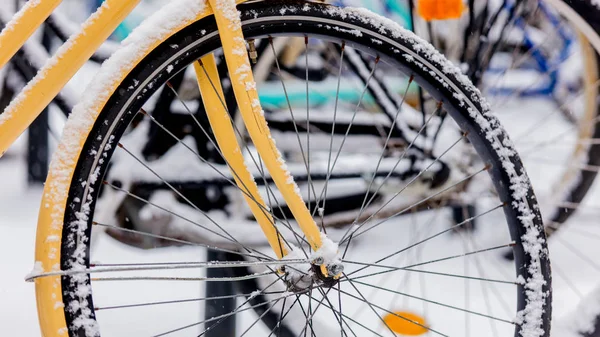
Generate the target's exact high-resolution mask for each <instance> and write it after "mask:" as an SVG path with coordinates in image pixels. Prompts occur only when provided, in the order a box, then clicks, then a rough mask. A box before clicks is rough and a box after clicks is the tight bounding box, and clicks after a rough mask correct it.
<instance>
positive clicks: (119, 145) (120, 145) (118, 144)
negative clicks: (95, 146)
mask: <svg viewBox="0 0 600 337" xmlns="http://www.w3.org/2000/svg"><path fill="white" fill-rule="evenodd" d="M117 146H118V147H120V148H122V149H123V148H125V147H124V146H123V144H121V143H117Z"/></svg>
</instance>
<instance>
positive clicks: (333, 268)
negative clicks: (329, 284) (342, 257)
mask: <svg viewBox="0 0 600 337" xmlns="http://www.w3.org/2000/svg"><path fill="white" fill-rule="evenodd" d="M343 272H344V265H342V264H338V263H336V264H330V265H328V266H327V273H328V274H329V276H332V277H334V276H338V275H340V274H341V273H343Z"/></svg>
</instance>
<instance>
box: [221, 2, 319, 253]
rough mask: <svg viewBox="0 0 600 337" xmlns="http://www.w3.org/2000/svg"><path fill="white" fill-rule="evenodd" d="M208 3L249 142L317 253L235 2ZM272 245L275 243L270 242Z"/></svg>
mask: <svg viewBox="0 0 600 337" xmlns="http://www.w3.org/2000/svg"><path fill="white" fill-rule="evenodd" d="M209 3H210V6H211V7H212V9H213V10H214V13H215V18H216V21H217V27H218V28H219V35H220V38H221V42H222V44H223V53H224V55H225V60H226V62H227V67H228V69H229V74H230V78H231V84H232V87H233V90H234V93H235V97H236V100H237V103H238V107H239V109H240V113H241V116H242V119H243V120H244V124H245V125H246V128H247V129H248V133H249V134H250V138H251V139H252V142H253V143H254V146H255V147H256V149H257V151H258V153H259V154H260V157H261V158H262V160H263V162H264V163H265V166H266V167H267V169H268V170H269V173H270V174H271V177H272V178H273V181H274V182H275V185H277V188H278V189H279V191H280V192H281V194H282V195H283V198H284V199H285V202H286V203H287V205H288V207H289V208H290V210H291V212H292V214H293V215H294V218H295V219H296V221H297V222H298V225H299V226H300V228H301V229H302V231H303V232H304V234H305V235H306V239H307V240H308V242H309V244H310V245H311V247H312V248H313V250H318V249H319V248H320V247H321V245H322V239H321V232H320V231H319V228H318V227H317V224H316V223H315V221H314V219H313V218H312V216H311V214H310V211H309V210H308V208H307V207H306V204H305V203H304V200H303V199H302V197H301V196H300V194H299V193H298V191H299V190H298V186H297V185H296V183H295V182H294V180H293V178H292V177H291V176H290V173H289V172H288V170H287V168H286V165H285V162H284V161H283V159H282V158H281V154H280V153H279V151H278V150H277V148H276V147H275V143H274V142H273V138H271V133H270V131H269V127H268V125H267V121H266V120H265V117H264V116H263V111H262V108H261V105H260V100H259V98H258V92H257V91H256V82H255V81H254V76H253V75H252V69H251V67H250V61H249V60H248V51H247V50H246V43H245V40H244V36H243V34H242V29H241V20H240V17H239V15H238V12H237V9H236V7H235V1H234V0H209ZM265 234H266V235H267V237H269V235H272V234H269V233H265ZM271 241H274V240H273V239H272V238H269V242H271Z"/></svg>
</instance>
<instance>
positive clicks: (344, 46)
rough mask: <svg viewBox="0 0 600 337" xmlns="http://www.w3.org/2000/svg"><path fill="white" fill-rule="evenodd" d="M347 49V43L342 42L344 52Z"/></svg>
mask: <svg viewBox="0 0 600 337" xmlns="http://www.w3.org/2000/svg"><path fill="white" fill-rule="evenodd" d="M345 48H346V41H342V50H344V49H345Z"/></svg>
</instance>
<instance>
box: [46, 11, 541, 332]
mask: <svg viewBox="0 0 600 337" xmlns="http://www.w3.org/2000/svg"><path fill="white" fill-rule="evenodd" d="M178 5H179V4H177V3H176V4H174V5H173V6H178ZM173 8H175V7H173ZM239 9H240V12H241V16H242V26H243V30H244V36H245V38H246V39H247V40H248V42H249V45H252V44H254V45H258V46H260V45H263V46H266V47H267V50H268V49H271V50H273V53H276V54H277V52H276V51H275V48H273V45H272V43H273V41H274V39H275V38H277V37H281V36H287V37H300V40H301V41H302V48H301V52H300V53H298V54H297V56H296V59H297V61H298V63H299V64H303V65H304V66H305V73H304V74H303V75H304V76H300V77H299V76H290V73H286V72H285V69H282V68H283V67H281V66H280V64H279V63H278V62H275V64H274V68H273V69H272V80H273V81H275V82H276V83H278V84H279V85H280V90H281V93H282V94H283V97H284V99H285V102H286V104H285V106H284V107H283V108H281V107H277V106H274V107H272V108H270V109H267V111H265V116H266V117H267V120H268V121H269V125H270V128H271V129H272V134H273V135H274V137H275V138H276V139H277V144H278V148H280V150H281V152H282V153H283V155H284V157H285V160H286V162H287V165H288V168H289V171H290V173H291V174H292V176H293V177H294V179H295V181H296V183H297V184H298V186H299V192H300V193H301V194H302V195H303V197H304V198H305V201H306V204H307V206H308V207H309V208H310V210H311V212H313V214H314V218H315V221H316V222H317V223H319V224H320V225H321V226H322V229H323V232H326V233H327V235H328V236H329V237H331V238H333V239H334V240H335V241H338V242H339V243H340V251H339V254H340V257H341V259H342V262H343V263H344V266H345V270H344V272H343V274H342V276H341V277H340V278H339V279H322V278H319V277H317V276H316V275H317V274H316V273H313V268H314V267H315V266H316V265H317V264H318V262H317V261H314V260H313V259H311V258H310V257H311V254H312V252H311V251H310V248H309V247H308V246H307V245H306V242H305V240H304V238H303V237H302V235H301V234H299V233H300V232H299V229H298V228H297V226H296V224H295V223H294V220H293V218H291V217H289V211H288V210H287V209H286V207H285V204H284V203H283V200H282V199H281V196H280V195H279V194H278V192H277V191H275V190H274V187H273V186H272V185H273V184H272V181H271V179H270V177H269V176H268V174H266V173H265V170H264V168H263V166H262V163H261V161H260V158H258V157H257V155H256V151H255V149H254V147H253V144H252V142H251V141H250V140H249V139H247V137H245V136H244V135H245V132H244V130H243V129H239V128H238V129H237V132H238V136H239V138H240V140H242V141H243V143H244V148H243V151H244V155H245V157H246V158H247V162H248V166H249V167H250V171H251V172H252V174H253V175H254V177H255V180H256V182H257V184H258V185H259V187H260V188H261V193H263V198H264V200H266V201H268V206H269V207H268V208H266V209H265V211H267V212H269V213H270V214H271V216H272V218H273V219H275V223H274V224H273V225H274V226H276V228H277V229H278V231H279V232H280V233H281V237H282V238H283V240H284V241H285V243H286V244H287V245H288V248H289V249H290V250H293V251H294V252H295V253H296V254H297V255H296V258H295V259H294V260H291V262H285V264H286V265H285V268H284V270H285V273H286V274H285V275H286V277H285V279H286V280H288V276H290V275H291V274H294V273H296V274H294V275H296V276H298V278H299V279H300V280H301V281H302V282H297V283H293V284H291V283H290V282H289V281H285V282H284V280H281V278H282V276H281V269H280V268H279V267H280V266H281V262H279V261H277V260H275V259H274V258H273V252H270V253H269V252H267V251H266V250H265V249H264V248H263V247H261V245H264V239H261V238H260V230H259V228H258V226H257V225H256V224H255V223H254V222H253V221H252V218H251V217H250V215H249V214H250V213H249V212H248V208H247V205H246V206H245V205H244V204H243V203H242V202H241V201H240V200H242V196H243V192H242V191H241V190H240V189H239V188H237V186H235V185H234V184H232V174H236V173H235V172H233V173H230V172H229V171H228V169H227V163H226V161H225V160H224V159H223V158H222V157H221V155H220V151H219V148H218V146H217V145H216V144H215V142H214V140H213V137H212V134H211V131H210V124H209V123H208V120H207V118H206V114H205V113H204V110H203V108H202V104H197V103H198V102H197V101H196V100H195V99H194V98H193V97H195V96H194V95H193V91H194V90H189V88H185V85H184V84H185V83H186V82H185V81H184V80H185V76H186V75H185V72H186V69H188V68H189V67H188V66H189V65H191V64H192V63H193V62H195V61H197V60H198V59H200V58H201V57H202V56H204V55H207V54H210V53H213V54H214V55H217V56H218V55H219V49H220V41H219V35H218V32H217V30H216V24H215V22H214V19H213V18H212V17H208V18H205V19H202V20H199V21H197V22H195V23H193V24H191V25H189V26H187V27H185V28H183V29H181V31H178V32H177V33H176V34H174V35H172V36H171V37H169V38H168V39H166V40H165V41H163V42H162V43H160V44H158V45H157V46H156V47H155V48H154V49H153V50H152V52H151V53H149V54H148V55H147V57H145V58H144V59H143V60H141V61H140V62H139V63H137V64H136V62H130V61H131V60H129V61H128V62H127V63H125V64H136V65H135V67H133V69H132V70H131V72H130V73H129V75H128V76H127V77H126V78H125V80H124V81H123V82H122V83H120V84H119V85H118V86H117V88H116V89H115V90H113V91H111V92H109V93H108V96H109V98H108V101H107V102H108V103H107V104H106V105H105V106H104V108H103V109H102V110H101V111H100V113H99V116H98V118H97V119H96V120H95V121H94V123H93V124H94V125H93V128H92V129H91V131H90V132H89V134H86V135H84V137H85V142H83V145H82V147H81V148H79V149H78V151H79V154H80V155H79V156H78V158H77V161H76V164H75V165H74V169H73V170H72V171H70V172H69V169H68V167H67V166H68V165H66V164H65V160H64V158H65V157H64V153H59V154H58V155H57V159H56V160H55V162H54V165H53V166H52V167H53V174H52V176H53V177H57V175H60V177H63V179H64V177H67V182H68V184H67V186H68V187H67V188H65V189H62V186H63V185H60V184H56V183H53V182H52V181H50V182H49V183H48V185H49V187H48V188H49V190H48V192H49V193H48V194H49V195H53V196H56V194H60V193H65V194H66V197H67V204H66V205H67V207H66V208H65V211H64V217H63V219H62V221H61V225H62V233H61V235H60V236H58V237H53V238H52V240H49V239H48V238H47V237H39V238H38V241H37V245H38V246H37V249H38V253H39V252H44V253H45V252H48V250H49V249H51V245H52V244H54V243H56V242H59V243H60V249H59V250H55V251H53V253H54V254H57V255H58V256H59V258H60V268H59V269H60V271H61V272H59V274H60V275H61V278H60V280H59V281H58V283H56V285H57V286H58V285H59V286H60V289H61V292H60V296H61V297H62V301H61V300H59V299H56V293H55V291H56V290H54V289H52V288H51V287H50V288H45V287H41V286H38V288H37V294H38V302H39V303H40V302H41V303H45V302H47V301H53V302H52V303H55V302H56V303H58V305H57V306H56V308H57V310H62V311H63V312H64V320H65V322H64V326H65V327H66V328H67V329H68V332H69V334H70V336H98V335H100V332H102V335H105V336H111V335H151V336H163V335H171V334H176V335H191V336H197V335H199V334H200V335H204V334H206V333H207V332H208V331H210V330H211V329H214V328H215V326H218V325H219V324H222V323H223V321H226V319H227V318H228V317H231V316H233V315H237V314H239V317H242V322H241V323H240V324H241V328H242V329H241V330H240V331H241V332H240V333H239V335H240V336H241V335H246V334H247V333H252V334H254V335H265V336H267V335H272V334H275V335H284V333H285V331H287V333H292V334H293V335H303V334H310V335H317V336H326V335H327V334H330V333H331V332H335V333H336V334H340V335H358V334H360V335H362V334H365V333H370V334H375V335H379V336H389V335H394V334H395V333H397V332H398V333H403V334H409V333H410V334H415V333H420V334H424V333H429V334H431V335H440V336H453V335H461V336H468V335H478V336H479V335H499V336H509V335H510V336H512V335H514V336H520V335H525V336H549V330H550V329H549V317H550V314H551V307H550V297H551V296H550V277H549V261H548V257H547V254H546V247H545V237H544V233H543V227H542V224H541V220H540V215H539V213H538V210H537V204H536V201H535V198H534V195H533V192H532V190H531V187H530V184H529V181H528V178H527V175H526V174H525V172H524V170H523V168H522V165H521V162H520V160H519V157H518V155H517V153H516V152H515V151H514V149H513V148H512V147H511V145H510V141H509V139H508V137H507V136H506V134H505V133H504V131H503V130H502V128H501V127H500V125H499V124H498V122H497V121H496V119H495V118H494V117H493V116H492V115H491V114H490V112H489V111H488V108H487V104H486V103H485V101H484V100H483V99H482V98H481V96H480V94H479V92H478V91H477V90H476V89H475V88H474V87H473V86H472V85H470V84H469V82H468V80H465V79H464V77H463V76H461V75H460V72H459V71H458V70H456V69H455V67H453V66H452V65H451V64H449V63H448V62H447V61H445V59H444V58H443V57H442V56H441V55H440V54H439V53H437V52H436V51H435V50H434V49H433V48H432V47H430V46H429V45H428V44H426V43H425V42H423V41H421V40H420V39H419V38H418V37H416V36H414V35H413V34H412V33H410V32H408V31H405V30H403V29H401V28H400V27H398V26H397V25H395V24H394V23H391V22H389V21H386V20H385V19H383V18H380V17H377V16H374V15H371V14H368V13H365V12H361V11H355V10H350V9H339V8H336V7H332V6H328V5H324V4H317V3H305V2H301V1H290V2H285V3H282V4H273V3H271V2H253V3H249V4H244V5H241V6H240V7H239ZM167 19H168V20H170V18H167ZM159 21H160V22H163V21H161V20H159ZM151 24H152V25H156V24H157V22H155V21H154V22H153V21H151V22H150V23H149V24H148V25H151ZM145 28H146V29H149V28H148V26H146V27H145ZM146 29H141V30H140V31H138V33H137V34H133V37H132V38H131V40H130V43H129V44H126V47H125V48H129V50H125V52H123V53H121V54H118V55H127V57H130V56H131V53H134V52H135V50H136V48H139V46H137V45H135V42H136V41H138V42H140V43H141V41H144V39H148V37H147V36H146V35H143V32H145V31H147V30H146ZM313 53H321V54H325V55H328V56H331V57H329V58H326V60H327V62H326V63H321V64H319V65H315V63H314V60H313V58H312V57H311V55H313ZM279 57H280V55H276V56H275V57H274V59H275V60H279ZM352 57H361V58H363V59H364V60H365V61H366V62H367V63H368V64H369V67H368V68H366V69H363V71H366V73H364V72H363V74H362V76H355V72H353V71H348V70H347V69H346V68H347V64H346V62H345V59H346V58H352ZM122 64H123V59H119V58H115V59H113V60H111V61H109V62H107V64H106V65H105V66H104V70H103V71H105V73H103V75H102V76H107V77H111V76H112V75H114V72H115V71H116V72H120V71H122V68H119V67H116V66H117V65H122ZM315 67H317V68H323V69H330V71H329V73H330V76H331V79H332V81H333V82H328V83H334V85H333V87H334V88H340V86H341V85H342V82H351V83H353V84H354V85H357V86H358V92H359V95H358V96H357V97H358V100H356V101H354V102H352V103H348V101H346V100H345V99H342V98H340V97H339V95H334V99H333V101H331V102H329V103H331V104H330V105H328V104H326V103H323V104H321V105H319V106H315V105H314V104H312V103H311V97H314V96H311V93H312V92H313V91H314V87H313V89H311V87H312V86H314V85H317V83H316V82H317V81H315V80H314V78H313V77H312V75H311V70H312V69H314V68H315ZM381 72H385V73H386V78H388V79H390V80H393V81H395V82H396V83H403V89H402V90H400V91H399V92H397V93H396V95H397V104H398V106H399V109H398V112H397V114H395V115H392V116H390V115H389V114H386V112H385V111H383V110H382V109H381V108H380V107H378V106H376V105H373V104H372V103H369V102H372V99H371V100H369V98H368V95H369V94H368V93H367V92H368V91H369V90H368V87H369V82H370V79H372V78H373V77H374V76H378V75H375V74H376V73H381ZM223 75H226V73H225V72H223ZM222 82H223V83H222V84H223V86H224V87H225V88H227V83H228V79H227V78H226V77H225V76H223V79H222ZM415 86H416V87H417V88H421V89H422V90H423V91H424V92H426V93H427V94H428V95H430V97H432V98H433V99H434V101H435V104H432V105H431V106H430V105H427V106H423V107H420V108H418V107H414V106H411V105H409V104H408V103H406V104H404V103H403V102H404V97H406V93H407V92H408V91H410V90H414V89H413V87H415ZM294 88H296V89H297V88H302V90H300V91H297V90H296V91H293V90H292V89H294ZM97 89H98V90H97V91H96V90H93V89H92V90H91V91H89V92H88V93H87V95H88V96H87V97H89V98H90V99H91V98H94V99H96V98H97V97H98V96H102V95H106V94H107V93H106V91H104V90H105V89H104V88H97ZM370 89H371V90H376V89H373V88H372V87H371V88H370ZM261 91H262V93H263V94H264V95H262V96H261V101H262V100H263V99H264V100H266V97H267V96H268V94H272V92H271V91H269V92H266V93H265V91H264V89H261V88H259V93H260V92H261ZM292 92H294V93H298V92H301V93H304V96H302V97H300V99H294V97H292V96H291V95H290V94H291V93H292ZM336 92H337V89H334V93H336ZM164 97H170V98H171V100H167V101H168V102H169V104H163V102H165V101H164V100H162V99H161V98H164ZM88 103H89V102H88ZM227 103H230V104H229V105H228V104H227ZM218 104H224V105H228V111H230V114H231V115H232V121H233V120H234V118H233V117H234V116H233V115H235V113H234V111H235V105H234V103H231V102H229V100H227V99H225V98H224V99H223V100H221V102H220V103H218ZM88 106H89V104H86V103H85V102H84V103H83V104H81V105H79V106H78V108H76V109H75V111H74V114H73V116H74V117H73V118H72V119H71V120H70V122H69V125H68V126H67V129H66V131H65V134H66V135H67V136H66V137H65V138H64V139H63V143H62V145H61V147H62V148H63V149H65V148H68V149H69V150H70V151H73V148H72V146H73V144H74V143H73V141H72V140H73V139H72V137H73V136H74V134H77V133H79V134H77V136H78V137H81V134H80V130H81V129H80V128H79V123H81V118H85V117H86V116H88V114H89V111H88V110H86V107H88ZM265 107H266V105H265ZM299 111H302V114H300V112H299ZM300 116H302V117H300ZM159 139H160V140H161V141H157V140H159ZM65 170H66V171H65ZM478 186H485V188H478ZM490 186H492V188H493V189H494V193H489V187H490ZM472 202H476V203H477V204H478V208H477V209H478V211H479V212H480V213H478V214H476V215H474V217H473V218H470V219H467V220H465V221H464V222H463V223H460V224H454V225H452V224H451V223H450V222H451V221H450V220H449V219H447V218H448V216H447V214H445V212H446V211H447V207H446V206H450V205H456V204H460V203H463V204H464V203H469V204H470V203H472ZM474 218H477V219H478V221H479V222H480V223H482V225H481V228H482V229H481V230H480V231H477V232H472V233H471V232H462V231H459V229H460V228H461V227H463V226H468V225H469V224H470V223H471V222H472V220H473V219H474ZM483 222H485V224H483ZM103 229H108V230H107V231H106V233H105V232H104V231H103ZM456 231H458V233H456V235H457V236H458V237H455V239H454V240H453V239H452V238H453V237H452V235H453V233H455V232H456ZM40 232H43V230H41V231H40ZM119 233H120V234H119ZM106 234H109V235H106ZM93 236H95V239H92V238H93ZM113 238H117V239H118V240H113ZM209 245H210V247H211V248H212V249H214V250H217V251H221V252H224V253H228V254H234V255H236V256H238V257H239V261H238V262H237V263H235V264H233V265H232V264H231V263H229V264H228V262H227V261H210V264H209V263H207V261H206V259H205V258H204V256H205V249H206V248H208V247H209ZM132 246H135V248H132ZM160 246H169V247H163V248H159V247H160ZM173 246H180V247H173ZM506 247H511V248H512V250H513V252H514V255H515V257H516V258H515V260H514V261H513V262H506V261H504V260H503V259H502V258H501V256H500V254H494V252H499V251H500V250H501V249H503V248H506ZM139 248H145V250H142V249H139ZM37 256H40V255H39V254H38V255H37ZM92 261H94V262H92ZM232 266H233V267H234V268H232ZM487 266H494V268H487ZM40 267H41V270H42V271H43V270H49V269H50V267H48V266H45V265H41V266H40ZM243 267H245V269H249V270H251V272H249V273H245V274H244V273H243V274H242V275H239V273H237V274H235V273H234V274H233V275H232V276H231V277H226V278H223V279H221V281H223V282H232V283H236V284H238V283H240V282H241V283H243V282H246V281H247V280H252V279H258V282H257V283H256V284H257V289H256V290H254V291H252V292H249V293H248V292H246V293H241V294H240V293H230V294H226V295H224V296H221V297H226V298H238V303H237V304H236V306H235V308H234V309H232V310H231V311H230V312H229V313H226V314H221V315H212V316H211V314H210V313H209V312H202V310H201V309H200V305H199V303H202V302H203V301H209V300H215V296H211V294H206V293H204V292H203V291H202V290H199V289H200V288H201V287H200V285H201V284H203V282H206V281H215V280H214V279H210V278H209V277H208V276H207V273H206V270H207V269H209V268H226V269H228V270H240V269H236V268H242V269H241V270H244V268H243ZM258 269H260V270H258ZM102 270H103V272H102V274H100V273H99V272H101V271H102ZM278 270H279V271H278ZM37 275H38V276H39V277H40V278H41V280H40V281H38V282H41V281H42V280H43V278H44V277H52V276H49V275H45V274H44V273H43V272H39V273H38V274H37ZM415 275H416V276H415ZM313 276H314V277H313ZM411 280H412V281H411ZM53 294H54V295H55V297H54V299H53V297H52V295H53ZM239 298H241V299H239ZM57 301H58V302H57ZM257 301H258V302H257ZM61 304H63V305H61ZM256 308H263V309H264V310H262V311H258V310H256ZM403 308H408V309H407V310H409V311H413V312H418V315H414V314H410V313H407V312H405V311H404V310H401V309H403ZM253 309H254V310H253ZM254 311H257V312H260V314H259V316H258V317H255V316H251V315H248V312H254ZM125 312H127V313H125ZM45 314H46V313H45V312H44V311H40V316H41V322H42V329H43V331H44V333H46V332H48V333H49V334H50V333H53V332H52V331H46V327H45V325H44V324H45V323H44V315H45ZM200 315H204V318H199V317H200ZM267 317H270V319H267ZM259 321H263V322H264V323H265V324H264V325H262V324H257V323H258V322H259ZM273 322H274V323H273ZM52 326H54V325H52Z"/></svg>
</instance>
